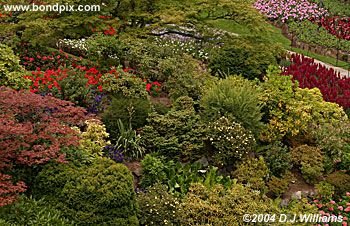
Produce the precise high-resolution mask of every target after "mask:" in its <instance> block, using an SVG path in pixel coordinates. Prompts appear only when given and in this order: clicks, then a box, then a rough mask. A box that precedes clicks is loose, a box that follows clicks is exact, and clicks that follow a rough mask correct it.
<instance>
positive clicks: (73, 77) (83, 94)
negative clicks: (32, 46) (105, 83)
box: [25, 66, 103, 106]
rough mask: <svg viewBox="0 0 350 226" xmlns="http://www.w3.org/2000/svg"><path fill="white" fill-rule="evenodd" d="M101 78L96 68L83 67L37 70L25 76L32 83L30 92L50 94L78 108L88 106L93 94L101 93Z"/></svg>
mask: <svg viewBox="0 0 350 226" xmlns="http://www.w3.org/2000/svg"><path fill="white" fill-rule="evenodd" d="M101 77H102V74H101V73H100V72H99V71H98V70H97V69H96V68H94V67H93V68H87V67H84V66H78V67H77V68H63V69H48V70H46V71H41V70H40V68H38V69H37V70H36V71H33V72H32V74H31V75H27V76H25V78H27V79H30V80H31V81H32V84H31V86H30V91H31V92H33V93H38V94H44V95H47V94H50V95H53V96H55V97H57V98H60V99H62V100H68V101H72V102H74V103H76V104H78V105H79V106H89V105H90V104H91V102H93V100H92V99H93V98H94V97H93V95H94V93H96V92H102V91H103V87H102V85H101V82H100V78H101Z"/></svg>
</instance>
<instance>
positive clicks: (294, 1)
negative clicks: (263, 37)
mask: <svg viewBox="0 0 350 226" xmlns="http://www.w3.org/2000/svg"><path fill="white" fill-rule="evenodd" d="M254 7H255V8H256V9H258V10H259V11H260V12H261V13H262V14H264V15H266V16H267V17H268V18H269V19H272V20H280V21H282V22H283V23H285V22H287V21H289V20H305V19H313V20H315V19H316V20H317V19H321V18H322V17H324V16H325V15H327V14H328V12H327V10H325V9H323V8H320V7H319V6H318V5H317V4H315V3H312V2H309V1H307V0H257V1H256V2H255V4H254Z"/></svg>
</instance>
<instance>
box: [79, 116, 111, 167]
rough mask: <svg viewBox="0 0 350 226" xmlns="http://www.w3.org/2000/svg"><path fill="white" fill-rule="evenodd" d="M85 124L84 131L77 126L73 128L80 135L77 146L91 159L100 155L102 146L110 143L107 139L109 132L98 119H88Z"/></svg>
mask: <svg viewBox="0 0 350 226" xmlns="http://www.w3.org/2000/svg"><path fill="white" fill-rule="evenodd" d="M85 124H86V126H87V127H86V130H85V131H84V132H81V131H80V130H79V129H78V128H75V130H77V132H79V136H80V141H79V144H80V146H79V148H80V149H81V150H82V151H83V152H84V153H86V155H87V157H88V159H89V160H90V161H91V160H93V159H96V158H98V157H102V155H103V148H104V147H105V146H107V145H109V144H110V142H109V141H108V137H109V134H108V133H107V132H106V127H105V126H104V125H103V124H102V122H101V121H100V120H97V119H90V120H87V121H86V122H85Z"/></svg>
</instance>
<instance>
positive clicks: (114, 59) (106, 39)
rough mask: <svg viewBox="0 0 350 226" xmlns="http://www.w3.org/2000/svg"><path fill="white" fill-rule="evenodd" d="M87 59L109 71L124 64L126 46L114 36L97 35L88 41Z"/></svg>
mask: <svg viewBox="0 0 350 226" xmlns="http://www.w3.org/2000/svg"><path fill="white" fill-rule="evenodd" d="M85 44H86V49H87V51H86V52H87V54H86V55H87V57H88V58H89V59H90V60H92V61H96V62H98V65H100V66H102V67H105V68H107V69H109V68H110V67H111V66H118V65H121V64H123V63H124V62H123V60H124V57H123V56H124V55H125V53H124V52H125V50H126V46H125V44H124V43H122V42H121V41H120V40H119V39H117V38H116V37H114V36H108V35H102V34H97V35H94V36H91V37H90V38H88V39H87V40H86V43H85Z"/></svg>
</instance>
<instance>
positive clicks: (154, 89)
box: [146, 81, 162, 97]
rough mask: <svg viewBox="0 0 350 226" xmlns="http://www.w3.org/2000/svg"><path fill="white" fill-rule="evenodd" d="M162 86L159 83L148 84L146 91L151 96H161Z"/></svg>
mask: <svg viewBox="0 0 350 226" xmlns="http://www.w3.org/2000/svg"><path fill="white" fill-rule="evenodd" d="M161 86H162V85H161V84H160V83H159V82H157V81H155V82H151V83H147V85H146V90H147V92H148V93H149V94H150V95H151V96H153V97H154V96H159V92H160V90H161Z"/></svg>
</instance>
